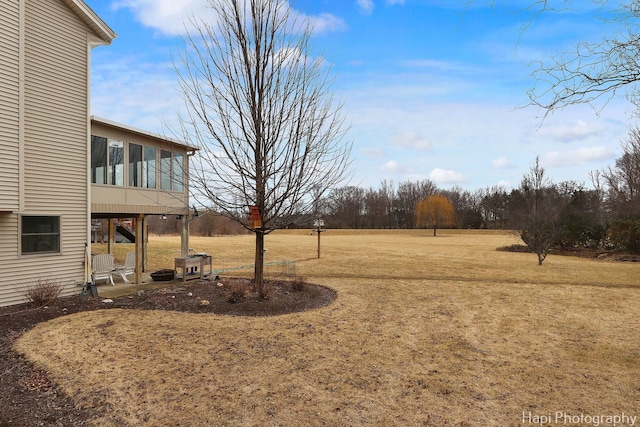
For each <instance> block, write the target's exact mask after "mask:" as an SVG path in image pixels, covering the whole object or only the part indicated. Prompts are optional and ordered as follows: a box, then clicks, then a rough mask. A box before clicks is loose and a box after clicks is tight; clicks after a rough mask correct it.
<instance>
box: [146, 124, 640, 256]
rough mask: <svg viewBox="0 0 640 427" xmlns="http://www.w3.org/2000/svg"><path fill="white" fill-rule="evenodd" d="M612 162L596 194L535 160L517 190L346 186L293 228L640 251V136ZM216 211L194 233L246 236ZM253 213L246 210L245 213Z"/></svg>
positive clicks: (170, 222)
mask: <svg viewBox="0 0 640 427" xmlns="http://www.w3.org/2000/svg"><path fill="white" fill-rule="evenodd" d="M621 145H622V155H621V156H620V158H618V159H616V160H615V164H614V165H613V166H610V167H608V168H605V169H604V170H599V171H593V172H591V173H590V178H591V183H590V184H591V185H590V187H591V188H587V186H586V185H585V184H584V183H580V182H575V181H563V182H559V183H555V182H553V181H552V180H551V179H549V178H548V177H547V176H546V172H545V170H544V169H543V168H542V167H541V166H540V164H539V162H538V159H536V161H535V164H534V165H533V166H532V167H531V170H530V171H529V172H528V173H527V174H526V175H525V176H523V179H522V181H521V183H520V185H519V186H518V187H517V188H513V189H507V188H506V187H502V186H493V187H486V188H481V189H477V190H474V191H470V190H465V189H462V188H460V187H452V188H449V189H440V188H438V186H437V185H436V184H435V183H434V182H432V181H430V180H421V181H403V182H400V183H398V184H395V183H394V182H392V181H387V180H384V181H382V182H381V184H380V186H379V187H378V188H372V187H370V188H367V189H365V188H361V187H358V186H345V187H340V188H335V189H333V190H332V191H331V192H330V193H329V194H328V195H327V196H326V197H322V198H320V199H318V200H317V201H316V207H315V212H314V214H312V215H300V216H299V217H297V218H293V219H292V220H291V223H290V224H289V225H288V228H312V227H313V222H314V220H315V219H317V218H322V219H324V221H325V224H326V227H327V228H334V229H335V228H350V229H412V228H433V229H434V233H435V229H436V228H464V229H505V230H518V231H519V232H520V235H521V237H522V238H523V241H524V242H525V243H526V244H527V245H528V246H529V247H530V249H531V250H533V251H534V252H536V253H538V257H539V262H540V263H542V261H543V260H544V257H545V256H546V253H547V252H548V250H549V248H551V247H553V246H563V247H587V248H598V247H601V248H605V247H606V248H620V249H624V250H627V251H630V252H635V253H640V130H638V129H635V128H634V129H632V130H631V131H630V133H629V136H628V139H627V140H625V141H624V142H623V143H622V144H621ZM213 211H214V210H211V212H209V213H207V214H205V215H203V214H202V213H201V215H200V216H199V217H198V218H194V220H193V221H192V222H191V224H190V232H191V234H192V235H199V236H219V235H226V234H239V233H245V232H246V230H244V229H243V227H242V226H241V225H239V224H238V223H237V222H234V221H232V220H229V219H228V218H226V217H225V216H222V215H220V214H217V213H214V212H213ZM247 214H248V212H247ZM149 223H150V230H151V231H152V232H154V233H159V234H179V233H180V230H181V228H180V227H181V223H180V221H178V220H177V219H176V218H174V217H171V218H168V219H167V220H161V219H160V218H159V217H154V218H151V219H150V220H149Z"/></svg>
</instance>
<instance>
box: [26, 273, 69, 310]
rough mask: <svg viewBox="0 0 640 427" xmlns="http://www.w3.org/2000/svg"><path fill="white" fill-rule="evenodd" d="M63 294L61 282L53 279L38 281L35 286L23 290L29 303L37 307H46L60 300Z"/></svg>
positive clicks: (27, 286) (28, 286)
mask: <svg viewBox="0 0 640 427" xmlns="http://www.w3.org/2000/svg"><path fill="white" fill-rule="evenodd" d="M61 292H62V285H61V284H60V282H57V281H55V280H51V279H46V280H43V279H38V281H37V282H36V283H35V284H32V285H26V286H24V288H23V290H22V294H23V295H24V297H25V298H26V299H27V301H29V302H31V303H32V304H34V305H35V306H36V307H44V306H45V305H47V304H51V303H52V302H54V301H55V300H57V299H58V297H59V296H60V293H61Z"/></svg>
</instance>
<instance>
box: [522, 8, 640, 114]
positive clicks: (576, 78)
mask: <svg viewBox="0 0 640 427" xmlns="http://www.w3.org/2000/svg"><path fill="white" fill-rule="evenodd" d="M559 3H561V4H562V6H558V4H559ZM592 3H593V5H594V8H595V9H594V14H595V15H597V18H599V19H601V22H604V23H605V24H608V25H609V28H611V29H612V30H614V27H615V31H611V32H608V34H614V35H613V36H607V35H604V36H602V38H601V39H600V40H596V41H593V42H592V41H587V40H585V41H582V42H581V43H579V44H578V45H577V46H576V47H575V49H574V50H573V51H570V52H564V53H561V54H558V56H555V57H553V58H551V59H550V60H549V61H540V62H537V64H536V69H535V70H534V72H533V75H534V77H535V79H536V85H535V87H533V88H532V89H531V90H530V91H529V98H530V100H531V103H532V104H533V105H536V106H538V107H541V108H542V109H544V110H546V112H547V113H549V112H551V111H553V110H556V109H558V108H562V107H565V106H568V105H573V104H591V105H592V106H594V107H595V105H594V104H593V103H594V102H595V101H598V100H602V101H603V102H604V104H603V105H602V106H601V107H598V108H597V109H598V110H599V109H600V108H602V107H603V106H604V105H606V102H607V101H608V100H610V99H611V98H612V97H614V96H615V95H616V94H618V92H621V91H622V92H623V93H624V94H626V95H628V96H629V99H630V100H631V101H632V102H634V103H635V104H636V106H637V107H638V108H640V102H639V100H640V98H639V97H638V95H639V93H640V92H639V88H638V86H637V84H638V83H639V82H640V62H639V61H640V59H639V58H640V34H638V30H637V18H638V17H639V16H640V0H621V1H620V2H608V1H604V0H592ZM578 4H580V5H581V6H582V7H584V6H585V4H584V3H578ZM553 5H555V7H560V8H561V9H562V10H565V11H566V10H567V9H568V8H570V7H571V6H572V4H571V2H570V1H569V0H563V1H560V2H551V1H550V0H532V1H531V4H530V6H531V8H532V9H534V10H537V12H538V13H542V12H545V11H549V12H553V11H554V6H553ZM598 12H599V13H598ZM605 34H607V33H605Z"/></svg>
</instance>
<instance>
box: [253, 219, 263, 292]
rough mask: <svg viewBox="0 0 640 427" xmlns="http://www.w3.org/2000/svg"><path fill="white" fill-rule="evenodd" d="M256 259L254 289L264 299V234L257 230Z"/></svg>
mask: <svg viewBox="0 0 640 427" xmlns="http://www.w3.org/2000/svg"><path fill="white" fill-rule="evenodd" d="M255 233H256V257H255V269H254V274H253V277H254V283H253V289H254V290H255V291H256V292H258V294H260V296H261V297H262V296H263V294H264V233H263V232H262V230H256V231H255Z"/></svg>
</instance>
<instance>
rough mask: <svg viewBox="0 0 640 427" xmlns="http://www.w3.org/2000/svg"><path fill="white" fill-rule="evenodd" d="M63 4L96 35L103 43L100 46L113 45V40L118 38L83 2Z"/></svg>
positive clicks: (70, 0)
mask: <svg viewBox="0 0 640 427" xmlns="http://www.w3.org/2000/svg"><path fill="white" fill-rule="evenodd" d="M63 2H64V3H65V4H66V5H67V6H68V7H69V8H70V9H71V10H72V11H73V12H75V13H76V14H77V15H78V16H79V17H80V18H81V19H82V20H83V21H84V22H85V23H86V24H87V25H88V26H89V28H91V29H92V30H93V31H94V32H95V33H96V35H97V36H98V37H99V38H100V40H101V41H102V43H98V44H111V42H112V41H113V39H115V38H116V37H118V35H117V34H116V33H115V32H114V31H113V30H112V29H111V28H110V27H109V26H108V25H107V24H106V23H105V22H104V21H103V20H102V18H100V17H99V16H98V14H97V13H95V12H94V11H93V9H91V8H90V7H89V6H87V4H86V3H85V2H84V1H83V0H63Z"/></svg>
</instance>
